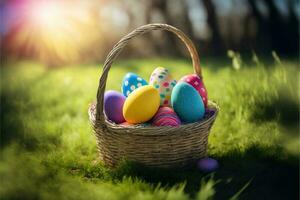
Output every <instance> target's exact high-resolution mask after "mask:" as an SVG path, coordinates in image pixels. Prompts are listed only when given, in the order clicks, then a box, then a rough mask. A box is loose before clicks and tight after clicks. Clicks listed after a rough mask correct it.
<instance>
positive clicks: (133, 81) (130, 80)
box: [122, 73, 148, 97]
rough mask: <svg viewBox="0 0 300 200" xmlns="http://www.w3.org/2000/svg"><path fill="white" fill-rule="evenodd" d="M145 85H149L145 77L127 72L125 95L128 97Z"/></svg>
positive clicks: (124, 82)
mask: <svg viewBox="0 0 300 200" xmlns="http://www.w3.org/2000/svg"><path fill="white" fill-rule="evenodd" d="M143 85H148V83H147V81H145V79H143V78H141V77H140V76H138V75H136V74H134V73H127V74H126V75H125V77H124V78H123V82H122V93H123V94H124V96H126V97H128V96H129V94H131V93H132V92H133V91H134V90H135V89H137V88H139V87H142V86H143Z"/></svg>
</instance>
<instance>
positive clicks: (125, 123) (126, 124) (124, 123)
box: [120, 121, 132, 126]
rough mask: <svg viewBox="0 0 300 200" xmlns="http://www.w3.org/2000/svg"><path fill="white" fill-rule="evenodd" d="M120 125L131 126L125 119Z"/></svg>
mask: <svg viewBox="0 0 300 200" xmlns="http://www.w3.org/2000/svg"><path fill="white" fill-rule="evenodd" d="M120 125H121V126H132V124H130V123H128V122H126V121H125V122H123V123H121V124H120Z"/></svg>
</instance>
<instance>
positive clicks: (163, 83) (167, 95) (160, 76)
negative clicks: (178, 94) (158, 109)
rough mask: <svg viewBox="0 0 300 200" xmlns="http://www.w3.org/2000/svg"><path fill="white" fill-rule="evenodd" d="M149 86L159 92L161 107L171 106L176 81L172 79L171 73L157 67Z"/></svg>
mask: <svg viewBox="0 0 300 200" xmlns="http://www.w3.org/2000/svg"><path fill="white" fill-rule="evenodd" d="M149 84H150V85H153V87H155V88H156V89H157V90H158V92H159V96H160V105H161V106H170V104H171V101H170V100H171V94H172V90H173V88H174V86H175V85H176V80H174V79H172V77H171V75H170V74H169V71H168V70H167V69H165V68H163V67H157V68H156V69H155V70H154V71H153V72H152V74H151V76H150V81H149Z"/></svg>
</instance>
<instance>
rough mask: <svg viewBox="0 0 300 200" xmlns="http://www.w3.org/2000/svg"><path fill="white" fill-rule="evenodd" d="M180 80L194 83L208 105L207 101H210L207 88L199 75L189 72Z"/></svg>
mask: <svg viewBox="0 0 300 200" xmlns="http://www.w3.org/2000/svg"><path fill="white" fill-rule="evenodd" d="M179 81H183V82H186V83H188V84H190V85H192V86H193V87H194V88H195V89H196V90H197V91H198V93H199V94H200V96H201V98H202V101H203V103H204V105H205V107H207V101H208V98H207V90H206V88H205V85H204V83H203V82H202V80H201V78H200V77H199V76H197V75H196V74H189V75H186V76H184V77H182V78H181V79H180V80H179Z"/></svg>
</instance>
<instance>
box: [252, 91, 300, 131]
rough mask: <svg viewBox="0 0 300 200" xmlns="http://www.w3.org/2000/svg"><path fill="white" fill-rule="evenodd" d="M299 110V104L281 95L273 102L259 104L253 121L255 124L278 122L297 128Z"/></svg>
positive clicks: (253, 115)
mask: <svg viewBox="0 0 300 200" xmlns="http://www.w3.org/2000/svg"><path fill="white" fill-rule="evenodd" d="M298 108H299V104H298V103H297V102H295V101H293V100H292V99H291V98H289V96H286V95H283V94H279V96H278V98H276V99H274V100H272V101H271V102H266V101H262V102H257V105H256V107H255V109H254V112H253V114H252V120H253V121H255V122H264V121H270V120H277V121H278V122H279V123H280V124H281V125H283V126H285V127H290V126H297V125H298V122H299V111H298ZM297 133H298V131H297Z"/></svg>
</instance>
